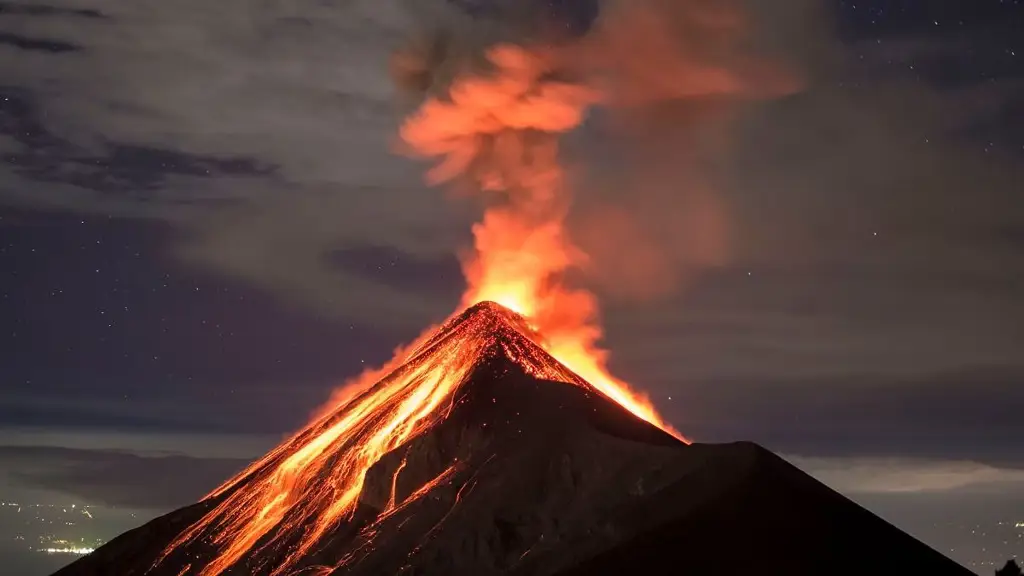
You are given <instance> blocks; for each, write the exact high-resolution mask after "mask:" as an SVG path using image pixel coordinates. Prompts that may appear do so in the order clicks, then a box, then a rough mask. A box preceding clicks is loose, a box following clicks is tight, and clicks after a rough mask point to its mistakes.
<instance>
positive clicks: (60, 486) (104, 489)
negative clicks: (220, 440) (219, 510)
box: [0, 446, 248, 510]
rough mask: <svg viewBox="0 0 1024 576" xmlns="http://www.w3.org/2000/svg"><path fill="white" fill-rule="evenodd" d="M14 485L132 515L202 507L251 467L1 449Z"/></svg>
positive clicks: (234, 462) (178, 458)
mask: <svg viewBox="0 0 1024 576" xmlns="http://www.w3.org/2000/svg"><path fill="white" fill-rule="evenodd" d="M0 462H3V468H5V469H7V470H12V469H15V468H16V470H15V471H14V472H8V475H9V476H10V477H11V478H12V480H13V481H14V482H15V483H16V484H18V483H20V484H22V485H25V486H27V487H31V488H32V489H36V490H38V489H45V490H52V491H55V492H59V493H62V494H67V495H71V496H74V497H75V498H79V499H82V500H84V501H86V502H88V503H92V504H96V505H101V506H107V507H113V508H131V509H157V510H163V509H168V508H176V507H178V506H182V505H185V504H188V503H191V502H194V501H196V500H197V499H198V498H200V497H201V496H202V495H203V494H205V493H206V492H208V491H209V490H212V489H213V488H214V487H216V486H217V485H218V484H219V483H220V482H222V481H224V480H225V479H227V478H228V477H230V476H231V475H232V474H233V473H235V472H237V471H238V470H240V469H241V468H243V467H244V466H245V465H246V464H247V463H248V462H246V461H245V460H239V459H232V458H195V457H189V456H182V455H175V454H165V455H159V454H157V455H140V454H132V453H128V452H118V451H111V450H78V449H70V448H58V447H39V446H30V447H22V446H0Z"/></svg>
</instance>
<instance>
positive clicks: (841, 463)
mask: <svg viewBox="0 0 1024 576" xmlns="http://www.w3.org/2000/svg"><path fill="white" fill-rule="evenodd" d="M787 460H789V461H790V462H791V463H792V464H794V465H795V466H797V467H799V468H801V469H803V470H805V471H807V472H808V473H810V474H811V475H812V476H814V477H815V478H817V479H818V480H820V481H822V482H824V483H825V484H827V485H828V486H830V487H831V488H833V489H835V490H837V491H839V492H843V493H846V494H888V493H914V494H919V493H938V492H949V491H955V490H967V489H972V488H983V487H991V486H998V485H1004V487H1006V486H1005V485H1017V486H1022V487H1024V468H1017V469H1013V468H997V467H993V466H988V465H985V464H981V463H978V462H972V461H969V460H959V461H943V460H915V459H907V458H854V459H838V458H835V459H833V458H803V457H799V456H789V457H787Z"/></svg>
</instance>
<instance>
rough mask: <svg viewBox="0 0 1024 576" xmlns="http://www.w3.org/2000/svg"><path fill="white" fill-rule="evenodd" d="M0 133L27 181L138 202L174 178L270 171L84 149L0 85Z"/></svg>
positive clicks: (15, 91) (132, 150)
mask: <svg viewBox="0 0 1024 576" xmlns="http://www.w3.org/2000/svg"><path fill="white" fill-rule="evenodd" d="M0 43H2V38H0ZM0 134H4V135H6V136H8V137H9V138H10V139H11V140H12V141H13V142H14V143H16V144H18V145H20V146H19V149H17V150H16V151H13V152H10V153H8V154H7V155H5V157H4V160H5V162H6V165H7V166H8V168H9V169H11V170H12V171H13V172H14V173H15V174H17V175H19V176H22V177H24V178H25V179H27V180H29V181H30V182H34V183H37V184H40V183H41V184H48V183H59V184H67V185H69V186H72V187H75V188H81V189H85V190H90V191H95V192H100V193H103V194H114V195H130V196H132V197H134V198H138V199H139V201H142V202H147V201H158V200H160V199H159V198H157V197H155V194H154V193H155V192H156V191H159V190H161V189H163V188H165V187H166V186H167V183H168V179H169V178H173V177H176V176H188V177H195V178H217V177H232V176H247V175H248V176H256V175H264V176H265V175H269V174H271V173H272V171H273V170H272V168H271V167H269V166H266V165H262V163H260V162H259V161H256V160H253V159H247V158H215V157H210V156H201V155H195V154H186V153H183V152H179V151H176V150H168V149H159V148H154V147H149V146H140V145H135V144H121V143H117V142H104V143H103V144H101V145H100V146H98V147H93V148H85V147H82V146H79V145H76V144H75V143H74V142H71V141H69V140H67V139H65V138H62V137H61V136H60V135H58V134H55V133H53V132H51V131H50V130H49V128H48V126H47V123H46V120H45V113H44V112H43V110H42V109H41V108H40V105H39V103H38V102H37V101H36V100H35V99H34V98H33V96H32V94H31V93H30V92H29V91H27V90H24V89H20V88H17V87H11V86H0ZM188 200H189V199H188V197H184V198H182V201H185V202H187V201H188ZM163 201H165V202H167V201H168V200H163ZM169 202H170V203H175V202H177V200H176V199H170V200H169Z"/></svg>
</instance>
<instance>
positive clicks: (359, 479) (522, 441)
mask: <svg viewBox="0 0 1024 576" xmlns="http://www.w3.org/2000/svg"><path fill="white" fill-rule="evenodd" d="M539 342H541V337H540V336H539V335H537V334H535V333H533V332H532V330H531V328H530V326H529V324H528V323H527V322H526V321H525V320H524V319H523V318H522V317H520V316H518V315H516V314H515V313H513V312H511V311H509V310H507V309H505V308H503V307H501V306H499V305H497V304H493V303H486V302H485V303H481V304H478V305H476V306H474V307H472V308H469V309H468V310H466V311H464V312H463V313H462V314H460V315H458V316H456V317H454V318H452V319H451V320H449V321H448V322H446V323H445V324H444V325H442V326H441V327H440V328H439V329H437V330H436V332H434V333H433V334H432V335H431V336H429V337H426V338H424V339H423V340H422V341H421V342H420V343H419V344H418V346H416V347H414V348H413V349H411V350H410V351H409V352H408V353H407V354H406V355H405V356H404V358H405V361H404V363H402V364H401V365H400V366H399V367H398V368H397V369H395V370H393V371H392V372H390V373H389V374H387V375H384V376H383V378H381V379H380V381H379V382H378V383H377V384H375V385H374V386H372V387H370V388H368V389H366V390H364V391H363V392H362V393H360V394H358V395H355V396H353V397H352V398H351V399H349V400H348V401H346V402H343V403H340V405H339V406H338V407H337V408H336V409H334V410H330V411H326V412H325V413H323V414H322V415H321V416H320V417H318V418H317V419H315V420H314V421H313V422H312V423H311V424H310V425H309V426H307V427H306V428H305V429H303V430H301V431H300V432H298V433H297V434H295V435H294V436H292V437H291V438H290V439H288V440H286V441H285V442H284V443H282V444H281V445H280V446H278V447H277V448H276V449H274V450H273V451H271V452H270V453H269V454H267V455H266V456H265V457H264V458H262V459H260V460H258V461H257V462H255V463H254V464H253V465H252V466H250V467H249V468H248V469H246V470H244V471H243V472H241V473H240V474H239V475H237V476H236V477H235V478H232V479H231V480H229V481H228V482H227V483H225V484H224V485H222V486H221V487H219V488H218V489H217V490H215V491H213V492H212V493H211V494H209V495H208V496H207V497H206V498H204V499H203V500H202V501H200V502H198V503H197V504H194V505H191V506H188V507H185V508H182V509H180V510H177V511H174V512H171V513H169V514H167V515H165V516H162V517H160V518H157V519H155V520H153V521H151V522H149V523H147V524H145V525H143V526H141V527H139V528H136V529H134V530H131V531H129V532H127V533H125V534H123V535H121V536H119V537H117V538H115V539H114V540H112V541H111V542H109V543H108V544H106V545H105V546H102V547H101V548H99V549H97V550H96V551H94V552H93V553H91V554H89V555H87V556H84V557H83V558H81V559H79V560H78V561H76V562H74V563H73V564H70V565H69V566H67V567H65V568H64V569H62V570H60V571H59V572H57V575H59V576H142V575H146V574H148V575H151V576H213V575H215V574H225V575H243V574H244V575H278V574H280V575H294V576H299V575H310V576H313V575H315V576H326V575H328V574H335V575H342V574H344V575H367V576H369V575H384V574H388V575H390V574H402V575H439V576H460V575H466V576H488V575H495V574H509V575H515V576H527V575H529V576H604V575H619V574H631V573H640V574H693V575H702V576H716V575H733V574H736V575H747V574H785V575H788V576H799V575H826V574H827V575H837V574H842V575H845V574H849V575H851V576H852V575H857V576H863V575H865V574H891V573H901V572H906V573H914V574H928V575H929V576H937V575H946V574H948V575H967V574H970V573H969V572H968V571H967V570H966V569H964V568H962V567H960V566H959V565H957V564H955V563H954V562H952V561H950V560H948V559H946V558H945V557H944V556H942V555H941V554H939V553H938V552H935V551H934V550H932V549H930V548H929V547H927V546H925V545H924V544H922V543H920V542H918V541H917V540H915V539H914V538H912V537H910V536H909V535H907V534H905V533H903V532H901V531H900V530H898V529H896V528H895V527H893V526H891V525H890V524H888V523H886V522H885V521H883V520H882V519H880V518H878V517H876V516H874V515H873V514H871V513H870V512H868V511H867V510H865V509H863V508H861V507H859V506H858V505H856V504H854V503H853V502H851V501H850V500H847V499H846V498H844V497H843V496H841V495H839V494H838V493H836V492H833V491H832V490H830V489H829V488H827V487H826V486H824V485H823V484H821V483H819V482H817V481H816V480H814V479H812V478H811V477H810V476H808V475H806V474H804V473H803V472H801V471H800V470H798V469H797V468H795V467H793V466H791V465H790V464H788V463H787V462H785V461H784V460H782V459H781V458H779V457H777V456H775V455H774V454H772V453H771V452H769V451H767V450H765V449H763V448H761V447H759V446H757V445H756V444H752V443H745V442H740V443H733V444H720V445H711V444H688V443H686V442H685V441H682V440H680V439H679V438H677V437H676V436H674V435H673V434H670V433H667V432H665V431H663V430H662V429H661V428H659V427H658V426H656V425H654V424H651V423H649V422H647V421H645V420H644V419H642V418H639V417H637V416H634V415H633V413H631V412H630V411H628V410H626V409H624V408H623V407H622V406H621V405H620V404H618V403H616V402H615V401H613V400H612V399H611V398H610V397H609V396H606V395H605V394H604V393H602V392H601V391H600V390H598V389H597V388H595V387H594V386H591V385H590V384H588V383H587V382H586V381H584V380H583V379H581V378H580V377H578V376H577V375H575V374H574V373H573V372H571V371H570V370H569V369H568V368H566V367H565V366H563V365H562V364H560V363H559V362H557V361H556V360H555V359H554V358H553V357H551V356H550V355H549V354H548V353H547V352H545V351H544V349H543V347H542V346H541V345H539V344H538V343H539Z"/></svg>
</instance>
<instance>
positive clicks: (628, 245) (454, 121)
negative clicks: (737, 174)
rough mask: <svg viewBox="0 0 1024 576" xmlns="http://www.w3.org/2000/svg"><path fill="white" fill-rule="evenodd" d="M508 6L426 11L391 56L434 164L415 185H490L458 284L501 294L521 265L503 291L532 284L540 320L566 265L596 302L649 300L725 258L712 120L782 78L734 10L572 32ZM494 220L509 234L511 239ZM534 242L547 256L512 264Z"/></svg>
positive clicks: (414, 141) (629, 11)
mask: <svg viewBox="0 0 1024 576" xmlns="http://www.w3.org/2000/svg"><path fill="white" fill-rule="evenodd" d="M525 4H527V5H528V4H531V3H525ZM520 6H522V5H520ZM499 8H500V7H499V6H495V5H492V6H491V9H492V10H499ZM535 8H536V7H534V9H533V12H536V9H535ZM523 10H526V9H525V8H524V9H523ZM513 12H514V14H513V16H514V17H511V18H507V20H508V21H511V22H512V24H507V25H504V26H497V25H495V24H493V23H492V24H490V25H488V24H486V22H487V21H484V22H485V23H483V24H481V23H480V20H479V19H473V20H471V21H469V20H464V19H463V18H462V17H459V16H453V17H452V18H450V19H448V20H435V21H433V22H432V27H430V28H428V29H426V30H423V31H420V33H419V34H418V35H417V36H416V38H415V40H414V41H413V42H410V44H409V45H408V46H407V47H406V49H404V50H402V51H399V52H398V53H397V54H396V55H395V58H394V66H393V72H394V74H395V78H396V82H397V83H398V85H399V86H401V87H403V88H405V89H406V90H408V91H410V92H412V93H414V94H419V96H420V97H422V98H423V99H424V101H425V103H424V104H423V106H422V107H421V108H420V109H419V111H418V112H417V113H416V114H415V115H414V116H412V117H411V118H410V120H409V121H407V123H406V126H405V129H404V131H403V140H404V142H405V144H407V145H408V146H410V147H411V148H412V150H413V151H414V152H415V153H416V154H419V155H423V156H428V157H438V158H442V159H443V161H442V162H441V164H440V165H439V166H437V167H435V168H434V170H433V171H432V172H431V173H430V176H429V179H430V181H431V182H432V183H439V182H441V181H447V180H452V179H462V180H461V182H460V183H461V184H463V185H466V184H467V181H468V183H469V184H468V186H469V187H473V186H475V187H478V188H483V189H485V190H503V191H504V192H505V193H506V194H505V196H504V197H503V199H502V200H500V201H499V202H501V203H502V204H501V205H500V206H499V207H496V205H494V204H493V203H492V204H490V209H489V210H488V212H487V215H486V216H485V218H484V221H483V222H482V223H481V224H479V225H478V226H477V227H476V229H475V237H476V243H477V254H476V256H470V257H469V258H468V260H467V262H466V265H465V268H466V273H467V276H468V279H469V281H470V284H471V286H472V285H477V286H479V285H481V284H485V285H489V286H493V285H495V284H501V285H506V286H507V285H509V284H514V283H515V281H513V280H511V276H516V277H517V278H520V279H521V278H522V276H523V274H522V269H523V267H532V268H535V269H537V270H534V271H533V272H535V274H533V276H534V277H535V278H536V279H535V280H532V282H533V283H534V284H536V286H533V287H530V288H527V287H523V286H519V287H517V288H516V290H518V291H519V292H520V294H519V295H517V296H516V298H518V299H519V300H522V299H523V296H522V294H521V293H522V292H523V291H524V290H526V291H530V290H533V291H534V292H536V291H537V290H538V289H539V288H538V287H541V286H544V288H540V289H541V290H546V294H547V296H546V297H547V299H548V300H549V305H547V306H543V305H542V306H540V308H541V309H540V310H538V313H540V314H542V313H543V312H544V311H545V310H548V311H553V310H556V309H557V310H565V309H566V308H565V307H564V306H562V305H560V304H558V303H557V301H558V298H556V297H554V296H552V294H558V293H564V292H558V291H551V290H547V288H550V286H545V283H549V282H551V281H552V279H554V278H558V279H559V280H564V273H565V272H567V271H569V270H571V269H575V270H577V271H579V272H582V273H583V274H585V275H586V276H587V277H589V279H590V280H591V281H596V282H598V283H600V284H601V285H602V286H603V291H604V292H606V293H608V294H611V295H618V296H624V297H650V296H657V295H661V294H665V293H667V292H669V291H671V290H672V289H674V288H676V287H677V286H678V284H679V282H680V281H681V280H684V279H686V278H687V277H689V276H690V275H691V274H692V273H693V272H695V271H699V270H700V269H702V268H706V267H709V266H718V265H722V264H724V263H725V262H726V261H727V259H728V258H729V256H730V249H729V248H730V237H729V232H730V231H729V214H728V205H727V202H726V201H725V199H724V198H723V197H722V196H721V195H720V194H719V193H718V192H717V190H718V189H719V188H720V186H719V184H718V182H717V181H716V178H718V177H719V176H720V171H719V170H718V168H720V164H721V159H722V158H724V157H726V150H727V147H728V144H729V138H728V137H729V127H730V126H729V120H731V119H732V118H733V117H734V116H735V114H736V113H737V112H738V111H740V110H741V109H742V105H743V104H744V103H746V102H750V101H753V100H759V99H763V98H768V97H774V96H777V95H780V94H785V93H787V92H789V91H792V90H793V89H794V88H795V83H794V82H793V79H792V77H791V76H790V75H788V74H786V73H784V72H783V71H782V70H780V69H778V68H776V67H773V66H771V65H769V64H768V63H767V62H766V61H764V60H762V59H760V58H756V57H754V56H753V55H752V54H753V51H754V49H755V40H756V36H755V34H754V31H752V30H751V26H750V25H749V22H748V21H747V20H746V18H745V15H746V14H747V11H746V10H745V9H744V7H743V6H741V5H740V4H739V3H737V2H734V1H730V0H674V1H673V0H631V1H626V0H621V1H618V2H615V1H611V2H606V3H604V5H603V6H602V10H601V14H600V16H599V17H598V18H597V19H596V20H595V21H594V22H593V23H592V24H588V26H587V27H586V30H585V33H582V34H576V33H573V34H566V33H552V32H551V30H552V28H555V29H557V28H558V27H557V26H551V25H550V23H551V21H552V20H554V21H556V22H564V21H565V17H564V14H562V15H559V16H558V17H556V18H551V17H549V18H546V19H545V18H544V17H541V18H537V17H534V18H526V17H524V16H523V12H515V11H513ZM502 15H503V16H506V17H507V16H508V14H507V13H503V14H502ZM538 20H539V21H541V22H547V23H548V25H546V26H545V25H538ZM566 27H567V28H571V29H572V30H573V31H574V32H578V29H579V28H580V26H579V25H578V22H577V25H576V27H575V28H573V27H572V26H566ZM481 30H483V31H484V32H481ZM494 39H497V41H495V40H494ZM761 51H762V47H760V46H758V52H761ZM598 104H599V106H598V107H597V108H596V112H595V113H594V114H593V116H594V119H593V121H590V122H588V123H586V125H584V120H585V119H586V118H585V117H586V115H587V113H588V110H589V109H591V107H592V106H594V105H598ZM577 128H580V130H578V131H577V132H578V133H579V137H578V138H576V141H577V143H578V142H579V141H581V140H582V141H583V142H582V144H581V145H576V146H573V145H572V144H570V145H569V146H568V147H567V146H566V143H565V142H564V136H565V134H566V133H567V132H569V131H572V130H576V129H577ZM567 148H568V149H567ZM579 148H585V151H584V152H582V153H580V152H578V149H579ZM573 152H576V153H575V154H574V153H573ZM566 156H571V157H572V160H574V161H573V162H572V166H573V170H571V171H566V169H565V168H564V166H567V165H568V164H567V160H568V159H567V158H566ZM570 181H571V182H572V184H571V185H570ZM464 187H465V186H464ZM491 202H494V200H493V199H492V201H491ZM498 229H503V230H511V229H518V232H516V233H513V234H512V236H515V237H517V238H518V239H517V240H515V241H510V240H509V237H508V235H507V234H506V233H504V232H496V230H498ZM500 243H507V244H508V245H506V246H500V245H498V244H500ZM538 252H544V253H545V254H546V256H544V257H525V256H523V254H530V253H534V254H536V253H538ZM481 254H488V255H489V256H487V257H481V256H480V255H481ZM493 254H499V256H490V255H493ZM513 255H514V257H513ZM498 262H500V264H498ZM488 263H491V264H488ZM540 268H543V270H541V269H540ZM497 275H501V276H505V278H495V276H497ZM488 277H489V278H488ZM520 284H521V280H520ZM471 292H473V290H471ZM573 294H574V296H573V299H574V300H575V301H586V300H588V298H585V297H582V296H581V295H580V294H579V293H573ZM531 298H532V299H533V301H536V302H538V303H541V304H542V303H543V301H544V298H539V297H538V296H537V294H534V295H533V296H531Z"/></svg>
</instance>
